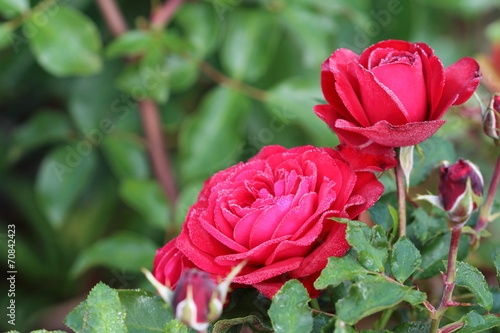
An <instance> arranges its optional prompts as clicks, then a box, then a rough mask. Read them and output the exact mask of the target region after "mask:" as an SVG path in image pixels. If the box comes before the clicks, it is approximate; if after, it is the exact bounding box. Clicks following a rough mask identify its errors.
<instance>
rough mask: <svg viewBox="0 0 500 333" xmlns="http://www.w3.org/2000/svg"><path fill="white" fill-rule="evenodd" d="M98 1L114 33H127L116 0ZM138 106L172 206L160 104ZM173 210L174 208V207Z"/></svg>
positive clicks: (173, 188) (173, 198) (147, 101)
mask: <svg viewBox="0 0 500 333" xmlns="http://www.w3.org/2000/svg"><path fill="white" fill-rule="evenodd" d="M96 1H97V3H98V5H99V8H100V10H101V12H102V15H103V16H104V19H105V21H106V24H107V25H108V27H109V29H110V31H111V32H112V33H113V35H114V36H115V37H117V36H119V35H121V34H123V33H125V32H126V31H127V30H128V28H127V24H126V22H125V19H124V18H123V15H122V13H121V11H120V9H119V7H118V5H117V4H116V2H115V0H96ZM166 18H167V19H168V17H167V16H165V15H164V16H162V19H161V20H160V19H157V20H160V22H166V21H164V20H166ZM138 106H139V109H140V114H141V118H142V123H143V127H144V132H145V135H146V141H147V144H148V150H149V154H150V158H151V162H152V164H153V169H154V171H155V175H156V177H157V179H158V181H159V182H160V185H161V187H162V189H163V192H164V193H165V196H166V197H167V198H168V199H169V202H170V204H171V206H172V207H174V206H175V203H176V200H177V188H176V186H175V181H174V177H173V173H172V169H171V167H170V159H169V156H168V151H167V149H166V148H165V143H164V138H163V133H162V129H161V121H160V116H159V111H158V106H157V105H156V103H155V102H154V101H153V100H151V99H144V100H140V101H138ZM172 211H174V210H173V209H172Z"/></svg>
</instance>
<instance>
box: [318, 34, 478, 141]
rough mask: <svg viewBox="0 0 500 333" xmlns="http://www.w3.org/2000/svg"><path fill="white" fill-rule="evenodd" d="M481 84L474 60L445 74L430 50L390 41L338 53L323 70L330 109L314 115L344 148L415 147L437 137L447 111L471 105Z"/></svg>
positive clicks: (320, 108) (459, 63) (322, 107)
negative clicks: (454, 107)
mask: <svg viewBox="0 0 500 333" xmlns="http://www.w3.org/2000/svg"><path fill="white" fill-rule="evenodd" d="M479 81H480V74H479V65H478V63H477V62H476V61H475V60H474V59H472V58H462V59H460V60H459V61H457V62H456V63H454V64H452V65H451V66H449V67H448V68H446V69H445V68H444V67H443V64H442V63H441V61H440V60H439V58H438V57H437V56H435V55H434V52H433V50H432V49H431V48H430V47H429V46H428V45H426V44H423V43H417V44H413V43H410V42H406V41H398V40H387V41H383V42H379V43H377V44H375V45H373V46H371V47H369V48H367V49H366V50H365V51H363V52H362V53H361V55H357V54H356V53H354V52H352V51H350V50H347V49H339V50H337V51H335V52H334V53H333V54H332V55H331V56H330V57H329V58H328V59H327V60H326V61H325V62H324V63H323V65H322V68H321V87H322V90H323V94H324V96H325V99H326V101H327V102H328V104H325V105H317V106H315V107H314V111H315V113H316V114H317V115H318V116H319V117H320V118H321V119H322V120H324V121H325V122H326V123H327V124H328V125H329V126H330V128H331V129H332V130H333V131H334V132H336V133H337V135H338V136H339V137H340V139H341V141H342V142H344V143H348V144H350V145H353V146H356V147H363V148H370V149H371V150H377V149H379V150H380V148H383V147H403V146H412V145H415V144H418V143H420V142H422V141H424V140H426V139H428V138H429V137H430V136H431V135H433V134H434V133H435V132H436V131H437V130H438V129H439V127H441V126H442V125H443V124H444V122H445V121H444V120H439V119H440V118H441V117H442V116H443V114H444V113H445V112H446V110H447V109H448V108H449V107H450V106H452V105H458V104H462V103H464V102H465V101H467V100H468V99H469V98H470V96H471V95H472V94H473V93H474V91H475V90H476V88H477V86H478V85H479Z"/></svg>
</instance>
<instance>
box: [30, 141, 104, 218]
mask: <svg viewBox="0 0 500 333" xmlns="http://www.w3.org/2000/svg"><path fill="white" fill-rule="evenodd" d="M96 167H97V158H96V155H95V152H94V151H93V148H92V146H91V145H90V144H86V142H83V141H82V142H79V143H78V144H73V145H69V144H68V145H66V146H61V147H58V148H56V149H54V150H53V151H52V152H51V153H50V154H48V155H47V156H46V157H45V158H44V159H43V161H42V164H41V166H40V169H39V171H38V175H37V180H36V184H35V191H36V196H37V200H38V203H39V204H40V207H41V208H42V210H43V211H44V213H45V215H46V216H47V218H48V220H49V221H50V223H51V224H52V225H53V226H54V227H61V226H62V225H63V223H64V221H65V218H66V216H67V214H68V212H69V211H70V210H71V209H72V207H73V205H74V204H75V203H76V200H77V199H78V197H79V196H80V195H81V194H82V191H83V190H84V189H85V187H86V186H87V184H88V182H90V179H91V177H92V174H93V173H94V171H95V169H96Z"/></svg>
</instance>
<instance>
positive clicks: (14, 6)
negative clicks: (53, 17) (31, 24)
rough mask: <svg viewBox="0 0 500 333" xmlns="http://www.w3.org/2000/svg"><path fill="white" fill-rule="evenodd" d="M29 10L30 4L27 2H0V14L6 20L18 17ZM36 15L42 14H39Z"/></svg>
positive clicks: (1, 0) (25, 0)
mask: <svg viewBox="0 0 500 333" xmlns="http://www.w3.org/2000/svg"><path fill="white" fill-rule="evenodd" d="M29 8H30V3H29V1H28V0H0V13H2V14H3V15H4V16H5V17H8V18H12V17H15V16H18V15H20V14H22V13H24V12H25V11H27V10H28V9H29ZM35 15H37V14H35ZM38 15H43V14H41V13H39V14H38Z"/></svg>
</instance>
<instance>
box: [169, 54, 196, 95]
mask: <svg viewBox="0 0 500 333" xmlns="http://www.w3.org/2000/svg"><path fill="white" fill-rule="evenodd" d="M166 60H167V64H166V66H167V69H168V73H169V78H168V79H169V84H170V88H171V89H172V90H173V91H184V90H186V89H188V88H189V87H191V86H192V85H193V84H194V83H195V82H196V79H197V78H198V73H199V69H198V64H197V63H195V62H193V61H188V60H186V59H185V58H183V57H181V56H179V55H177V54H169V55H168V56H167V59H166Z"/></svg>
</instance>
